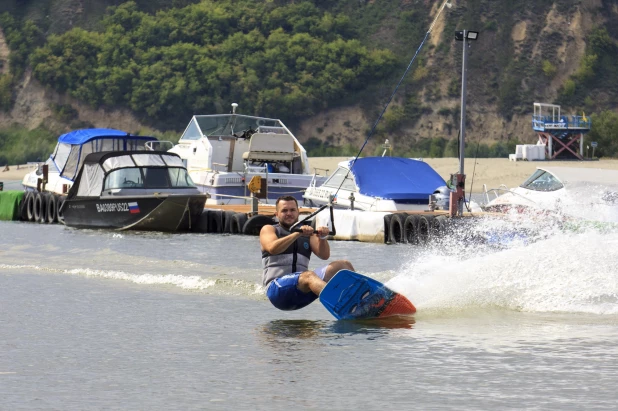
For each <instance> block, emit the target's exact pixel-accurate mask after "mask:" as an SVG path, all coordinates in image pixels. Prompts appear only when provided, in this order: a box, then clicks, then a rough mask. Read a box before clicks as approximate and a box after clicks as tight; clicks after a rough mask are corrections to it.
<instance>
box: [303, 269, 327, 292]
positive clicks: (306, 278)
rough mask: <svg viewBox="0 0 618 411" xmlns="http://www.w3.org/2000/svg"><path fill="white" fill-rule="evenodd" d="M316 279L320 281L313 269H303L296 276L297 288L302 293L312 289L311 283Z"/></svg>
mask: <svg viewBox="0 0 618 411" xmlns="http://www.w3.org/2000/svg"><path fill="white" fill-rule="evenodd" d="M316 281H322V279H321V278H320V277H318V275H317V274H316V273H314V272H313V271H303V272H302V273H300V276H299V277H298V289H299V290H300V291H302V292H304V293H308V292H309V291H311V290H312V287H311V284H313V283H315V282H316Z"/></svg>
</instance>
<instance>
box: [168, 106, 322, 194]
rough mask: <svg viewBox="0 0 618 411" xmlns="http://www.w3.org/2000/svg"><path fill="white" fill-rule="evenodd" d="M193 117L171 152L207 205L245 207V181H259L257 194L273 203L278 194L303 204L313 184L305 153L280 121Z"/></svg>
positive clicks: (314, 177)
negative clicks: (304, 194) (258, 178)
mask: <svg viewBox="0 0 618 411" xmlns="http://www.w3.org/2000/svg"><path fill="white" fill-rule="evenodd" d="M237 106H238V105H237V104H232V107H233V110H232V113H231V114H214V115H196V116H193V118H192V119H191V121H190V122H189V124H188V125H187V127H186V129H185V131H184V133H183V134H182V136H181V137H180V140H179V141H178V144H176V145H175V146H174V147H173V148H172V149H171V150H169V151H171V152H173V153H176V154H178V155H179V156H180V157H181V158H182V159H183V160H184V161H185V163H186V166H187V170H188V171H189V175H190V176H191V179H192V180H193V181H194V182H195V184H196V185H197V187H198V188H199V189H200V191H201V192H203V193H208V194H209V195H210V198H209V199H208V201H207V204H249V203H250V198H249V197H250V195H251V193H250V191H249V189H248V186H247V185H248V183H249V181H250V180H251V178H252V177H254V176H260V177H261V178H262V189H261V190H260V193H259V194H258V195H257V196H258V198H260V199H261V200H260V201H261V202H263V203H269V204H274V202H275V200H276V199H277V198H278V197H279V196H282V195H291V196H294V197H295V198H296V199H298V200H302V195H303V193H304V192H305V189H306V188H307V187H308V186H309V184H310V183H311V181H312V180H314V181H317V182H318V183H322V182H323V181H325V179H326V176H318V175H317V174H316V173H313V172H312V171H311V168H310V167H309V160H308V158H307V152H306V151H305V149H304V147H303V146H302V145H301V144H300V142H299V141H298V139H297V138H296V137H295V136H294V134H292V132H291V131H290V130H289V129H288V128H287V127H286V126H285V124H283V122H282V121H281V120H278V119H272V118H265V117H255V116H247V115H242V114H236V107H237Z"/></svg>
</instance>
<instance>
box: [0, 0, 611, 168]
mask: <svg viewBox="0 0 618 411" xmlns="http://www.w3.org/2000/svg"><path fill="white" fill-rule="evenodd" d="M452 3H453V6H454V7H452V8H450V9H445V11H444V13H443V15H442V16H441V17H440V19H438V20H437V21H436V25H435V26H434V30H433V32H432V33H431V36H430V37H429V38H428V41H427V43H426V44H425V47H424V48H423V49H422V51H421V53H420V54H419V56H418V58H417V60H416V61H415V62H414V65H413V66H412V71H411V73H410V75H408V77H407V78H406V79H405V80H404V82H403V84H402V87H401V89H400V90H399V92H398V93H397V95H396V99H395V101H394V103H393V105H392V107H391V108H389V110H388V111H387V112H386V115H385V117H384V119H383V121H382V122H381V124H380V125H379V127H378V128H377V130H376V131H377V134H376V136H375V142H373V143H372V145H371V146H370V147H369V149H370V150H375V149H376V147H378V146H379V143H378V142H382V141H383V140H384V138H387V137H388V138H389V139H390V140H391V142H393V143H394V144H395V146H396V147H397V149H398V150H399V152H398V154H399V155H406V154H407V155H423V156H427V155H432V156H434V155H435V156H440V155H451V154H452V153H453V152H455V151H456V141H455V140H456V136H457V130H458V128H459V97H460V87H461V83H460V82H461V79H460V72H461V54H462V53H461V43H460V42H456V41H455V40H454V35H453V33H454V31H455V30H460V29H464V28H465V29H469V30H478V31H479V32H480V36H479V40H478V41H476V42H474V43H472V44H471V47H470V50H469V61H468V113H469V114H468V116H467V130H468V133H469V134H470V135H471V136H473V137H474V138H476V140H477V143H478V142H481V141H482V142H483V145H479V144H477V145H476V148H475V151H476V153H479V152H480V153H481V155H503V154H504V152H505V151H506V152H508V151H509V150H511V147H512V146H513V145H514V144H516V143H517V142H518V141H524V140H526V139H530V138H534V135H533V134H532V133H531V132H530V127H529V115H530V114H531V111H532V103H533V102H535V101H540V102H548V103H558V104H561V105H562V106H563V112H566V113H572V114H575V113H581V112H585V113H588V114H591V113H598V116H599V117H598V118H599V119H600V121H601V123H602V124H603V127H602V129H603V130H605V131H604V132H605V133H606V134H607V130H611V129H612V126H613V123H612V121H613V119H614V116H613V113H614V112H615V110H616V107H617V106H618V75H617V74H618V72H617V71H618V47H617V44H618V43H617V41H616V39H617V38H618V24H617V23H618V13H616V11H615V9H614V8H615V7H614V6H613V5H612V4H611V3H610V2H605V1H599V0H556V1H551V0H521V1H518V2H513V1H508V0H499V1H496V0H491V1H490V0H467V1H462V0H459V1H453V2H452ZM441 4H442V2H441V1H429V0H424V1H409V0H373V1H358V0H340V1H326V0H312V1H308V0H307V1H294V2H290V1H283V0H264V1H247V0H234V1H232V0H217V1H214V0H204V1H198V0H173V1H163V0H150V1H145V0H136V1H134V4H133V5H132V6H128V5H127V2H126V1H122V0H90V1H85V0H30V1H27V2H23V1H18V0H7V1H4V2H2V4H0V12H4V11H6V12H8V13H10V15H11V16H12V18H13V19H14V22H15V23H14V24H13V26H12V27H2V28H3V30H4V31H5V35H7V32H8V35H7V41H8V43H9V46H10V48H11V54H12V59H13V60H12V61H11V69H12V70H11V71H12V77H10V78H9V77H7V75H4V76H2V75H0V109H2V108H4V109H5V112H7V113H8V112H10V109H11V107H12V104H15V101H14V100H15V95H16V92H15V90H17V88H18V87H20V81H21V79H23V76H24V75H26V73H27V72H28V69H29V68H31V69H32V76H33V77H34V78H36V79H38V80H39V81H40V82H42V83H43V84H44V85H45V86H46V87H48V88H49V89H53V90H56V91H57V92H59V93H61V94H66V95H68V96H71V97H73V98H76V99H77V101H79V102H80V103H79V104H80V105H81V104H85V105H89V106H91V107H94V108H101V109H106V110H109V109H114V108H125V109H129V110H132V112H133V113H134V114H135V115H136V116H137V117H138V118H139V119H140V121H142V123H143V124H146V125H149V126H150V127H154V128H158V129H168V130H172V131H174V130H175V131H179V130H180V129H181V128H182V127H183V126H184V124H186V122H187V119H188V117H190V115H191V114H193V113H197V112H199V113H207V112H222V111H225V110H227V106H228V104H229V102H230V101H233V100H234V101H238V102H240V103H241V107H242V108H243V109H244V112H252V113H255V114H261V115H275V116H278V117H281V118H282V119H283V120H284V121H285V122H286V123H288V124H291V125H293V126H297V125H300V124H301V123H302V124H304V126H303V130H305V133H304V135H303V136H301V139H302V140H303V141H305V142H307V143H308V146H309V148H310V149H311V150H314V152H315V153H318V152H322V153H327V154H337V150H339V153H341V150H347V151H353V150H354V147H359V146H360V142H361V141H362V140H363V139H364V138H365V136H366V133H367V131H368V130H369V129H370V128H371V126H372V124H373V122H374V121H375V119H376V118H377V117H378V114H379V113H380V112H381V110H382V107H383V105H384V103H385V101H386V99H387V98H388V96H389V95H390V93H391V92H392V90H393V87H394V85H395V84H396V83H397V81H398V80H399V76H401V74H402V73H403V71H404V69H405V67H406V66H407V65H408V63H409V61H410V59H411V58H412V56H413V55H414V53H415V51H416V49H417V47H418V46H419V44H420V43H421V41H422V39H423V38H424V36H425V34H426V32H427V30H428V28H429V25H430V24H431V22H432V21H433V19H434V17H435V16H436V12H437V10H438V8H439V7H440V6H441ZM109 6H113V7H114V8H113V9H108V7H109ZM106 10H107V11H106ZM28 21H30V22H31V23H27V22H28ZM0 25H1V24H0ZM5 26H10V24H5ZM11 30H12V31H11ZM16 33H17V34H16ZM0 58H1V57H0ZM11 87H12V88H13V91H11ZM7 90H8V91H7ZM11 94H12V95H13V96H12V99H11ZM344 107H349V108H351V109H352V110H357V111H359V113H361V114H359V117H362V118H363V119H364V120H363V121H364V125H363V124H361V123H359V124H354V125H352V124H351V122H350V121H348V120H343V121H341V122H340V123H338V124H332V122H331V124H326V123H328V121H322V120H320V121H321V124H317V119H318V118H320V119H322V118H328V117H329V115H328V114H323V113H328V112H331V111H333V110H339V109H341V108H344ZM79 109H80V107H68V108H63V109H62V110H61V111H63V112H69V113H70V112H71V110H79ZM61 117H62V116H61ZM65 117H66V116H65ZM69 117H70V116H69ZM592 118H593V119H594V118H595V117H594V116H593V117H592ZM56 120H57V119H56ZM57 122H58V121H56V123H57ZM312 123H316V124H314V125H313V126H311V124H312ZM69 124H71V123H70V122H67V127H68V126H69ZM307 124H310V126H307ZM73 125H74V124H73ZM594 132H596V131H595V130H594V127H593V137H594V138H595V139H597V140H598V139H603V138H606V139H608V138H610V137H609V136H607V135H596V136H595V135H594ZM342 146H346V147H342ZM610 146H612V145H611V144H609V143H608V144H606V145H604V147H605V149H606V152H605V153H604V154H605V155H613V154H614V151H612V150H613V149H612V150H610V149H609V147H610ZM470 150H472V148H470ZM601 153H603V151H601Z"/></svg>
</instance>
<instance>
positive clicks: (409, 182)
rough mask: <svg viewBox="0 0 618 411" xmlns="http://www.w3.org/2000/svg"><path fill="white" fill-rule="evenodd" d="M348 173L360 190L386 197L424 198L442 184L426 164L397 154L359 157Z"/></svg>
mask: <svg viewBox="0 0 618 411" xmlns="http://www.w3.org/2000/svg"><path fill="white" fill-rule="evenodd" d="M352 174H353V175H354V178H355V179H356V185H358V189H359V191H360V193H361V194H364V195H367V196H372V197H378V198H383V199H388V200H407V199H408V200H418V199H423V200H426V199H428V197H429V195H430V194H433V192H434V191H435V190H436V189H437V188H438V187H441V186H444V185H446V182H445V181H444V179H442V177H440V175H439V174H438V173H437V172H436V171H435V170H434V169H433V168H431V166H430V165H429V164H427V163H425V162H423V161H419V160H412V159H409V158H401V157H366V158H359V159H358V160H356V162H355V163H354V165H353V166H352Z"/></svg>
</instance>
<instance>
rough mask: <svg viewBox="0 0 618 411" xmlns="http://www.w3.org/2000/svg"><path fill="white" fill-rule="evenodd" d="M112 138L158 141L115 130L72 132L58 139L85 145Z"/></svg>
mask: <svg viewBox="0 0 618 411" xmlns="http://www.w3.org/2000/svg"><path fill="white" fill-rule="evenodd" d="M106 137H107V138H110V137H130V138H131V139H136V140H141V139H143V140H156V138H154V137H143V136H132V135H131V134H129V133H127V132H126V131H122V130H115V129H113V128H87V129H82V130H74V131H70V132H68V133H66V134H63V135H61V136H60V137H58V142H59V143H65V144H84V143H86V142H88V141H90V140H92V139H95V138H106Z"/></svg>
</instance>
